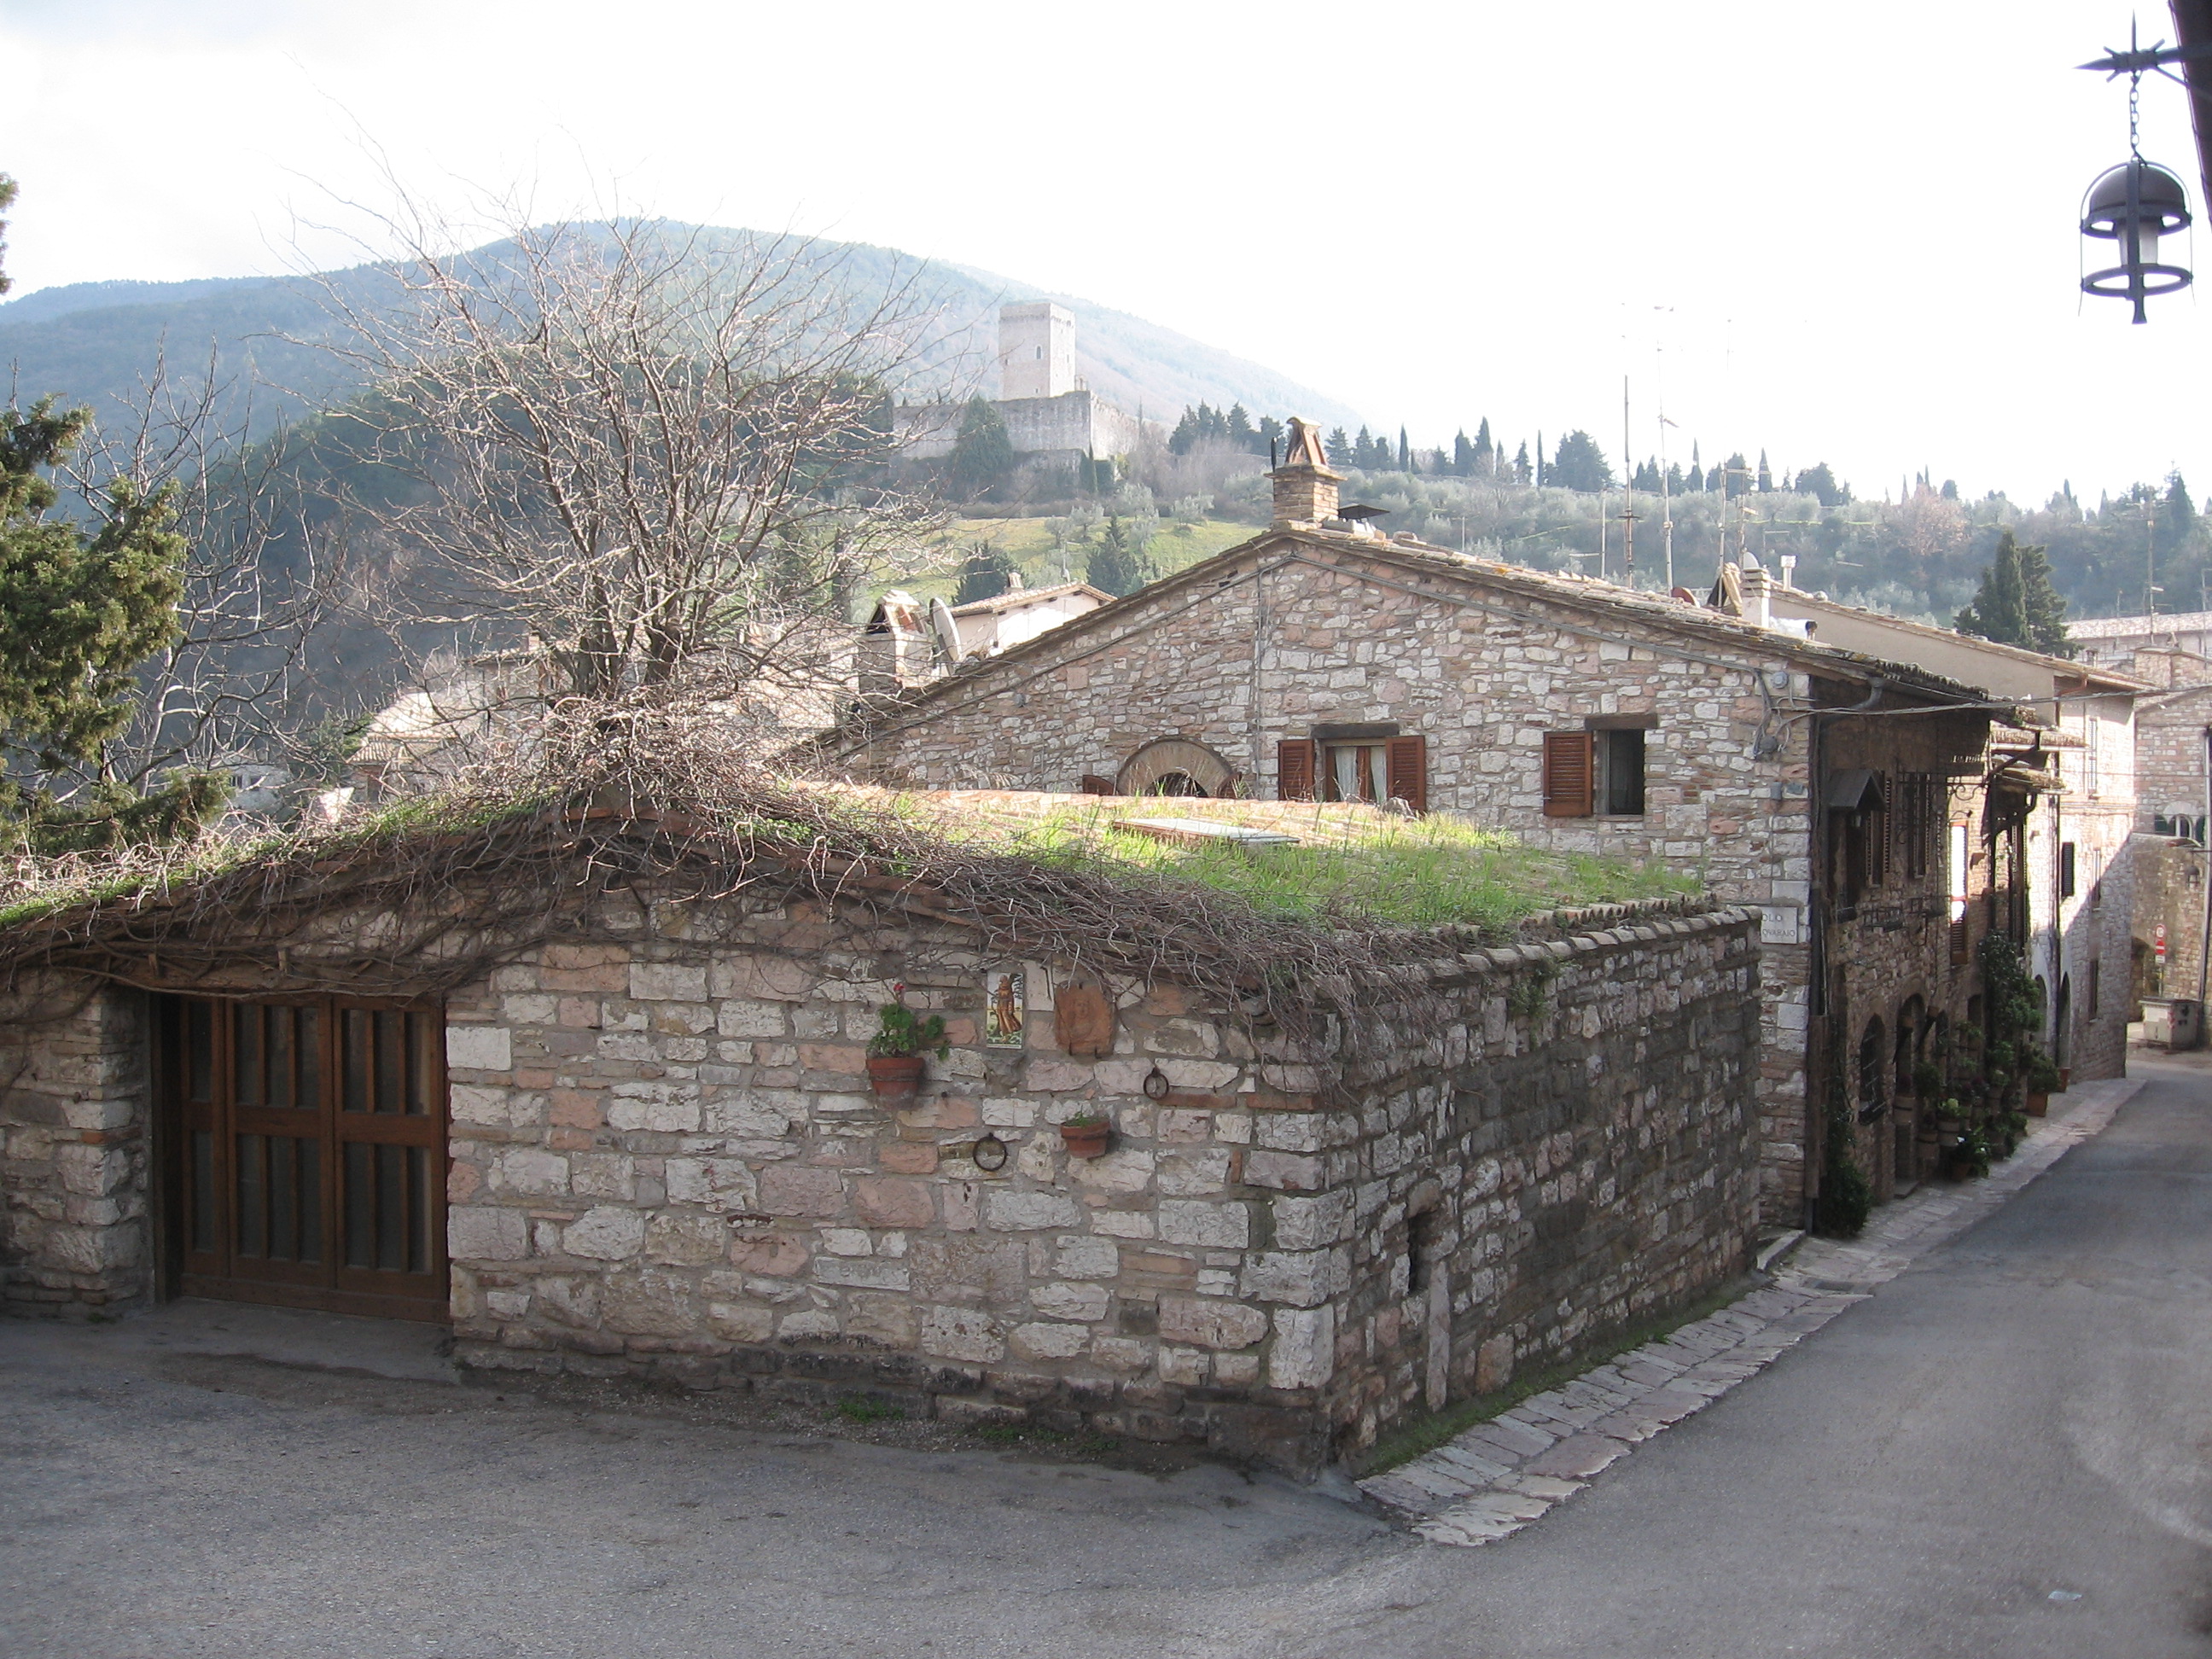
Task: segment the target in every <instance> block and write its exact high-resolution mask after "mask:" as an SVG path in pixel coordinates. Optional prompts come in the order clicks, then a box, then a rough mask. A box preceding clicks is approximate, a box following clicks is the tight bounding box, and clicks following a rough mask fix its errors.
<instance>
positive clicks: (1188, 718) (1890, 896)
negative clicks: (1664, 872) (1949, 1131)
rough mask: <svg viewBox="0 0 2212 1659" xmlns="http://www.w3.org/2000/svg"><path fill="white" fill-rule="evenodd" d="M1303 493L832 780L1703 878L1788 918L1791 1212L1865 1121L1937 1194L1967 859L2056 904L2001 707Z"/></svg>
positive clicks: (892, 725)
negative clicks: (1145, 769)
mask: <svg viewBox="0 0 2212 1659" xmlns="http://www.w3.org/2000/svg"><path fill="white" fill-rule="evenodd" d="M1273 477H1274V485H1275V507H1274V523H1273V526H1271V527H1270V528H1269V529H1268V530H1267V531H1265V532H1262V533H1261V534H1259V535H1257V536H1255V537H1254V538H1252V539H1251V540H1249V541H1248V542H1246V543H1244V544H1242V545H1240V546H1238V547H1236V548H1233V549H1231V550H1228V551H1226V552H1225V553H1223V554H1221V555H1219V556H1216V557H1215V558H1213V559H1211V560H1208V561H1206V562H1203V563H1200V564H1197V565H1194V566H1192V567H1190V568H1188V569H1185V570H1183V571H1181V572H1179V573H1177V574H1175V575H1173V576H1170V577H1169V578H1167V579H1165V580H1162V581H1158V582H1156V583H1153V584H1152V585H1151V586H1148V587H1146V588H1144V589H1142V590H1141V591H1139V592H1137V593H1135V594H1133V595H1132V596H1130V597H1128V598H1127V599H1121V600H1119V601H1117V602H1116V603H1115V604H1113V605H1107V606H1104V607H1103V608H1101V609H1100V610H1098V611H1093V612H1091V614H1090V615H1088V616H1086V617H1081V618H1079V619H1078V620H1076V621H1074V622H1073V623H1068V624H1067V625H1066V626H1065V627H1062V628H1060V629H1055V630H1054V632H1052V633H1051V634H1049V635H1045V636H1043V637H1042V638H1040V639H1038V640H1036V641H1032V642H1030V644H1027V645H1024V646H1022V647H1017V648H1015V649H1014V650H1012V651H1009V652H1006V653H1003V654H1001V655H1000V656H999V657H998V658H996V659H993V660H992V661H991V662H990V663H988V664H986V665H981V667H979V668H978V669H976V670H975V671H972V672H970V673H969V674H965V675H963V676H961V677H958V678H956V679H952V680H949V681H944V682H940V683H939V684H934V685H932V686H929V687H927V688H926V689H922V690H917V691H914V692H911V693H909V694H908V695H907V696H904V697H902V698H901V699H898V700H896V701H895V702H892V703H891V704H890V705H889V706H887V707H883V708H875V709H872V710H870V711H868V712H867V713H866V714H865V715H863V716H860V717H856V718H855V719H854V720H853V721H851V722H848V724H847V725H846V726H842V727H841V728H839V729H838V730H836V732H832V733H830V734H829V735H828V736H827V737H826V738H824V739H823V750H825V752H826V753H827V754H828V755H829V757H831V758H832V759H833V760H834V761H836V763H839V764H841V765H843V766H846V767H849V768H851V769H854V771H855V772H856V773H858V774H860V775H866V776H870V777H874V778H878V779H883V780H886V781H902V782H907V783H911V784H915V785H921V786H926V787H939V788H941V787H960V786H991V787H1032V788H1048V789H1066V788H1069V787H1079V786H1080V785H1082V784H1083V783H1084V781H1085V780H1096V781H1097V784H1112V783H1116V782H1118V784H1119V786H1120V787H1131V784H1132V782H1133V781H1134V782H1139V783H1141V782H1142V781H1143V780H1142V778H1141V776H1137V777H1134V778H1133V768H1138V767H1139V763H1140V762H1142V760H1143V758H1144V757H1147V756H1152V755H1155V754H1158V753H1161V752H1168V753H1171V754H1172V755H1173V756H1174V757H1175V761H1174V764H1173V766H1172V770H1173V771H1174V773H1175V774H1176V776H1177V777H1178V778H1179V779H1180V780H1182V781H1185V782H1188V783H1194V784H1195V786H1196V787H1198V788H1199V789H1200V791H1206V790H1218V791H1221V792H1225V793H1240V794H1251V795H1258V796H1268V795H1272V796H1275V797H1278V798H1282V799H1323V800H1328V799H1364V800H1372V801H1376V802H1391V801H1395V802H1399V803H1402V804H1403V805H1404V806H1405V807H1406V808H1407V809H1409V810H1412V811H1448V812H1451V813H1455V814H1457V815H1460V816H1462V817H1467V818H1468V819H1471V820H1474V821H1475V822H1477V823H1484V824H1494V825H1497V826H1499V827H1502V828H1504V829H1511V830H1513V831H1515V832H1516V833H1518V834H1520V835H1522V836H1526V837H1528V838H1529V839H1531V840H1533V841H1536V842H1540V843H1542V844H1546V845H1549V846H1553V847H1555V848H1561V849H1563V850H1567V851H1573V852H1591V853H1607V854H1618V855H1621V856H1625V857H1628V858H1633V859H1654V860H1664V861H1667V862H1668V863H1670V864H1673V865H1676V866H1688V867H1694V868H1696V869H1698V870H1699V871H1700V872H1703V873H1704V874H1705V878H1707V879H1708V880H1709V881H1710V882H1711V884H1712V885H1713V887H1714V889H1715V890H1717V892H1719V893H1720V894H1722V895H1723V896H1725V897H1726V898H1727V899H1728V900H1729V902H1737V903H1743V904H1749V905H1754V906H1756V907H1758V908H1759V910H1760V911H1761V913H1762V914H1763V915H1764V917H1765V924H1764V925H1765V970H1764V973H1763V980H1764V983H1765V995H1766V1003H1765V1035H1764V1046H1763V1049H1762V1060H1761V1064H1762V1068H1763V1079H1762V1088H1761V1109H1762V1112H1763V1114H1764V1120H1765V1121H1764V1128H1765V1139H1766V1164H1765V1173H1764V1182H1765V1200H1766V1203H1767V1206H1768V1209H1769V1212H1770V1214H1771V1216H1772V1217H1773V1218H1775V1219H1777V1220H1787V1221H1790V1222H1792V1223H1794V1222H1795V1221H1796V1219H1797V1218H1799V1216H1800V1215H1801V1213H1802V1212H1803V1209H1804V1206H1806V1204H1807V1203H1808V1200H1809V1197H1810V1195H1811V1194H1812V1193H1813V1191H1814V1189H1815V1185H1814V1182H1808V1179H1807V1169H1808V1163H1812V1162H1814V1161H1816V1159H1817V1150H1818V1148H1819V1146H1820V1144H1821V1142H1822V1139H1823V1138H1824V1137H1823V1134H1822V1132H1821V1131H1822V1125H1821V1116H1822V1114H1825V1113H1829V1112H1836V1113H1841V1112H1845V1111H1848V1112H1850V1114H1851V1115H1852V1117H1853V1121H1854V1124H1855V1127H1854V1130H1853V1133H1855V1134H1856V1136H1857V1146H1858V1151H1859V1156H1860V1157H1861V1158H1863V1160H1864V1163H1865V1165H1866V1167H1867V1168H1868V1169H1869V1170H1871V1171H1872V1173H1873V1176H1874V1180H1875V1187H1876V1189H1877V1191H1878V1192H1880V1193H1881V1194H1885V1195H1886V1194H1888V1193H1890V1192H1892V1191H1893V1190H1894V1188H1895V1187H1896V1186H1897V1185H1898V1184H1899V1183H1901V1182H1910V1181H1911V1180H1914V1179H1916V1178H1917V1176H1918V1175H1919V1173H1920V1172H1921V1170H1922V1167H1923V1161H1924V1160H1923V1157H1922V1155H1921V1153H1920V1152H1919V1151H1918V1146H1919V1144H1920V1128H1921V1118H1922V1114H1921V1113H1920V1112H1919V1110H1918V1104H1919V1103H1917V1102H1914V1101H1912V1100H1911V1099H1910V1098H1909V1097H1905V1096H1904V1095H1902V1094H1900V1092H1899V1087H1898V1079H1899V1077H1900V1076H1901V1077H1903V1078H1904V1079H1905V1080H1906V1085H1907V1087H1908V1088H1909V1086H1910V1079H1911V1074H1912V1070H1913V1062H1914V1061H1915V1060H1917V1058H1918V1057H1920V1056H1922V1055H1923V1054H1925V1053H1926V1051H1927V1044H1928V1042H1929V1040H1930V1037H1931V1036H1932V1035H1934V1034H1936V1032H1938V1031H1939V1030H1941V1029H1942V1024H1941V1023H1942V1021H1944V1020H1946V1019H1950V1020H1959V1019H1964V1018H1966V1013H1967V1012H1968V1004H1969V1000H1970V999H1971V998H1972V995H1973V994H1975V987H1974V983H1973V981H1974V969H1973V968H1972V957H1971V954H1970V953H1963V954H1962V952H1960V951H1957V950H1954V934H1955V930H1954V927H1952V925H1951V923H1952V921H1953V920H1954V914H1953V913H1954V906H1953V903H1952V891H1953V882H1952V872H1951V870H1950V868H1949V860H1950V856H1951V854H1952V850H1953V848H1954V846H1955V847H1958V848H1960V855H1961V856H1962V857H1975V858H1978V859H1980V860H1981V861H1982V862H1981V864H1980V866H1979V868H1980V870H1981V874H1980V875H1979V876H1978V877H1973V876H1972V875H1971V872H1962V873H1961V876H1960V879H1961V880H1962V881H1964V880H1967V879H1978V880H1980V881H1983V882H1984V883H1985V884H1986V883H1990V882H1997V883H1999V884H2001V885H2002V886H2003V887H2004V889H2005V890H2006V891H2007V892H2008V893H2010V892H2012V891H2014V890H2016V889H2018V888H2019V887H2020V886H2021V884H2022V883H2024V882H2025V881H2026V879H2027V876H2026V874H2025V872H2024V871H2023V870H2021V869H2019V868H2016V867H2015V864H2016V860H2015V861H2011V862H2008V860H2009V849H2010V848H2011V846H2012V842H2011V840H2010V826H2012V825H2013V824H2014V823H2016V821H2017V818H2018V811H2017V810H2015V809H2014V808H2012V807H2005V808H2002V809H2001V810H1999V811H1996V812H1995V813H1994V814H1993V813H1992V812H1991V811H1990V810H1989V808H1990V800H1991V799H1992V798H1990V797H1989V796H1988V794H1987V793H1986V792H1985V790H1984V787H1983V785H1984V777H1985V775H1986V771H1987V768H1986V764H1985V763H1986V761H1987V757H1988V754H1989V741H1990V728H1991V717H1992V712H1993V707H1992V699H1991V698H1990V696H1989V694H1988V693H1987V692H1985V691H1984V690H1983V689H1982V688H1980V687H1978V686H1974V685H1970V684H1965V683H1962V682H1960V681H1959V680H1956V679H1954V678H1950V677H1948V675H1946V674H1944V673H1942V672H1938V671H1931V670H1929V669H1925V668H1922V667H1918V666H1916V665H1913V664H1911V662H1909V661H1898V660H1895V659H1889V658H1885V657H1878V656H1875V655H1870V654H1868V653H1863V652H1860V651H1855V650H1851V649H1848V648H1844V647H1840V646H1838V645H1835V644H1830V643H1824V642H1822V641H1820V640H1818V639H1815V638H1812V637H1808V635H1806V634H1805V632H1804V631H1803V630H1802V628H1801V629H1787V628H1778V627H1776V626H1773V625H1771V623H1769V624H1764V625H1763V624H1762V623H1759V622H1758V621H1756V620H1753V619H1747V618H1746V617H1741V616H1737V615H1730V614H1723V612H1720V611H1715V610H1713V609H1711V608H1708V607H1705V606H1699V605H1690V604H1685V603H1682V602H1680V601H1679V600H1675V599H1665V598H1662V597H1658V596H1655V595H1651V594H1647V593H1641V592H1633V591H1632V590H1629V589H1626V588H1622V587H1619V586H1613V585H1610V584H1607V583H1604V582H1597V581H1588V580H1577V579H1568V578H1560V577H1553V576H1549V575H1545V574H1540V573H1537V572H1534V571H1531V570H1528V569H1525V568H1520V567H1516V566H1510V565H1504V564H1498V563H1492V562H1486V561H1482V560H1479V559H1472V558H1468V557H1465V556H1459V555H1455V554H1453V553H1450V552H1449V551H1447V550H1443V549H1440V548H1435V547H1429V546H1425V545H1422V544H1419V543H1418V542H1415V541H1413V539H1412V538H1407V537H1404V536H1401V537H1396V538H1388V539H1386V538H1382V537H1380V536H1378V535H1376V534H1375V533H1374V532H1372V530H1371V529H1370V526H1369V524H1368V523H1367V522H1366V521H1365V520H1360V519H1358V517H1357V516H1356V515H1355V516H1354V517H1353V518H1351V519H1347V518H1345V517H1342V516H1340V514H1339V512H1338V506H1339V503H1338V500H1337V484H1338V483H1339V482H1340V480H1339V477H1338V475H1337V474H1336V473H1334V471H1331V470H1330V469H1329V468H1328V465H1327V463H1326V461H1325V459H1323V457H1322V453H1321V450H1320V447H1319V444H1318V441H1317V439H1316V434H1315V433H1314V432H1313V430H1312V428H1310V426H1309V425H1308V424H1307V423H1305V422H1296V423H1294V425H1293V440H1292V445H1291V454H1290V457H1289V459H1288V461H1287V462H1286V464H1285V465H1284V466H1282V467H1281V468H1280V469H1279V471H1277V472H1276V473H1275V474H1274V475H1273ZM2010 707H2011V705H2010V702H2009V701H2008V700H2006V699H1998V700H1996V710H1995V712H2003V713H2008V712H2010ZM2022 718H2025V717H2024V716H2023V717H2022ZM2022 776H2023V779H2024V776H2025V775H2022ZM1097 784H1094V786H1093V787H1097ZM1182 792H1183V793H1188V790H1183V791H1182ZM2007 793H2008V799H2011V798H2012V796H2013V794H2014V793H2018V794H2019V795H2020V796H2021V798H2022V799H2024V798H2025V796H2026V795H2027V793H2032V791H2029V790H2025V789H2024V790H2022V791H2021V792H2011V791H2009V790H2008V791H2007ZM1993 849H1994V850H1993ZM2001 866H2002V867H2001ZM2006 914H2007V915H2008V916H2009V915H2010V914H2011V913H2010V912H2009V911H2007V913H2006ZM1970 925H1971V924H1970ZM1808 1103H1810V1104H1811V1105H1812V1106H1814V1107H1816V1108H1817V1110H1808Z"/></svg>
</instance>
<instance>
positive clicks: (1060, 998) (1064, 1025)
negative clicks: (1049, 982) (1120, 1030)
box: [1053, 973, 1114, 1059]
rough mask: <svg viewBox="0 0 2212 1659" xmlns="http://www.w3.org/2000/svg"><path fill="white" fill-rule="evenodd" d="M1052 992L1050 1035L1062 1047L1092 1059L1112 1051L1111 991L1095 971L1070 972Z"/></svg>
mask: <svg viewBox="0 0 2212 1659" xmlns="http://www.w3.org/2000/svg"><path fill="white" fill-rule="evenodd" d="M1054 995H1055V1001H1054V1012H1053V1036H1054V1038H1055V1039H1056V1040H1057V1041H1058V1042H1059V1043H1060V1047H1061V1048H1065V1049H1066V1051H1067V1052H1068V1053H1069V1054H1085V1055H1089V1056H1090V1057H1091V1058H1093V1059H1103V1058H1104V1057H1105V1056H1106V1055H1108V1054H1112V1053H1113V1052H1114V999H1113V994H1112V993H1111V992H1109V991H1108V990H1107V988H1106V987H1104V986H1103V985H1102V984H1100V983H1099V982H1098V979H1097V975H1092V974H1085V973H1077V974H1075V975H1071V976H1070V977H1069V979H1068V981H1067V982H1066V984H1064V985H1062V986H1060V987H1059V988H1058V990H1057V991H1056V993H1055V994H1054Z"/></svg>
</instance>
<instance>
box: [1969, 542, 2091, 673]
mask: <svg viewBox="0 0 2212 1659" xmlns="http://www.w3.org/2000/svg"><path fill="white" fill-rule="evenodd" d="M1956 626H1957V628H1958V629H1959V631H1960V633H1961V634H1972V635H1978V637H1980V638H1982V639H1985V640H1995V641H1996V642H1997V643H1998V644H2000V645H2017V646H2021V647H2025V648H2026V649H2027V650H2030V651H2042V652H2046V653H2049V654H2051V655H2052V656H2055V657H2064V656H2071V655H2072V654H2073V651H2074V647H2073V642H2072V641H2069V639H2068V638H2067V637H2066V601H2065V600H2064V599H2061V598H2059V596H2058V591H2057V588H2056V587H2055V586H2053V585H2052V583H2051V560H2050V558H2049V556H2047V554H2046V553H2045V550H2044V549H2042V548H2040V547H2022V546H2021V544H2019V542H2018V541H2016V540H2015V538H2014V536H2013V532H2011V531H2010V530H2009V529H2006V530H2003V531H2001V532H1998V535H1997V544H1996V551H1995V552H1994V553H1993V554H1992V555H1991V556H1990V562H1989V568H1987V569H1985V570H1984V571H1983V572H1982V582H1981V586H1980V587H1979V588H1978V590H1977V591H1976V592H1975V594H1974V598H1973V602H1972V604H1971V605H1967V607H1966V609H1965V610H1964V611H1960V613H1959V615H1958V618H1957V623H1956Z"/></svg>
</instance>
